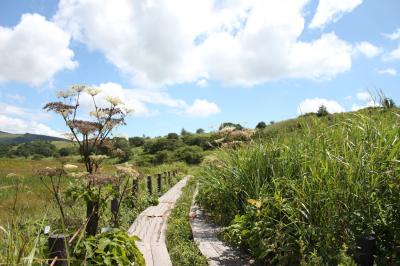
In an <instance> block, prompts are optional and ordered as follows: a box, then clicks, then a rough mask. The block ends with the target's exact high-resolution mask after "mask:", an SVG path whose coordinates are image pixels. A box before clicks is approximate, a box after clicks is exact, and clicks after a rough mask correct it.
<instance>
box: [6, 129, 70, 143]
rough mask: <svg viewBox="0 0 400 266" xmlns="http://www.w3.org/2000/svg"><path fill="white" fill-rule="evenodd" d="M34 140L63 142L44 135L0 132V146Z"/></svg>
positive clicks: (61, 139)
mask: <svg viewBox="0 0 400 266" xmlns="http://www.w3.org/2000/svg"><path fill="white" fill-rule="evenodd" d="M35 140H42V141H65V139H63V138H57V137H51V136H46V135H38V134H29V133H25V134H12V133H7V132H4V131H0V144H13V143H16V144H18V143H24V142H31V141H35Z"/></svg>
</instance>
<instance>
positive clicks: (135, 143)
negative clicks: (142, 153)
mask: <svg viewBox="0 0 400 266" xmlns="http://www.w3.org/2000/svg"><path fill="white" fill-rule="evenodd" d="M129 144H130V145H131V146H132V147H141V146H143V145H144V138H142V137H132V138H129Z"/></svg>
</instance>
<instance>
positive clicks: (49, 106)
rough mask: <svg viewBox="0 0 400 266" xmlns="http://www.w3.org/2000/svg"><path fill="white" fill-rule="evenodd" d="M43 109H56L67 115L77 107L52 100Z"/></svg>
mask: <svg viewBox="0 0 400 266" xmlns="http://www.w3.org/2000/svg"><path fill="white" fill-rule="evenodd" d="M43 109H44V110H46V111H54V112H56V113H58V114H61V115H62V116H63V117H66V116H68V115H69V114H71V113H72V111H73V110H74V109H75V106H72V105H68V104H65V103H62V102H51V103H48V104H46V105H45V106H44V107H43Z"/></svg>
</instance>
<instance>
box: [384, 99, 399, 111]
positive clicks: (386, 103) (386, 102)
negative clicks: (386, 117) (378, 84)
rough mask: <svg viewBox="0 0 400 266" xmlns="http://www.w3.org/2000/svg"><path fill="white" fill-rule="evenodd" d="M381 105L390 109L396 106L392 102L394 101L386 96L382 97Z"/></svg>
mask: <svg viewBox="0 0 400 266" xmlns="http://www.w3.org/2000/svg"><path fill="white" fill-rule="evenodd" d="M381 105H382V106H383V107H384V108H386V109H391V108H395V107H396V104H395V103H394V101H393V100H392V99H391V98H387V97H385V98H383V99H382V101H381Z"/></svg>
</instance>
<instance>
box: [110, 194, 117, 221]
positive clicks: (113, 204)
mask: <svg viewBox="0 0 400 266" xmlns="http://www.w3.org/2000/svg"><path fill="white" fill-rule="evenodd" d="M111 213H112V215H113V220H114V221H113V222H114V227H118V198H113V199H112V200H111Z"/></svg>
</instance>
